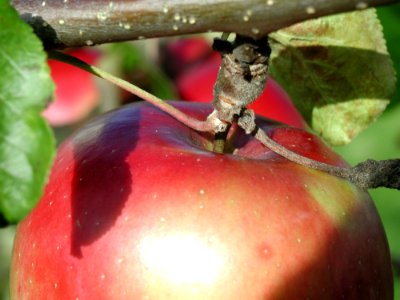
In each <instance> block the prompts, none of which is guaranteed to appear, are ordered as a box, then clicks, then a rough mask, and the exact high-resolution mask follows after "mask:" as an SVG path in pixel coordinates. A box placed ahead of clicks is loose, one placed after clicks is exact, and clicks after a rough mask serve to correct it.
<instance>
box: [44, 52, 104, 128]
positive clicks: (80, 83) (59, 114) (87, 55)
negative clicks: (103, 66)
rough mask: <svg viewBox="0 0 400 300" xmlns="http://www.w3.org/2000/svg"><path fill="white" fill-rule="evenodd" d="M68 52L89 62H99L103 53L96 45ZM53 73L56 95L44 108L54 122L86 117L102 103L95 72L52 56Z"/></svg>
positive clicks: (69, 123) (70, 121)
mask: <svg viewBox="0 0 400 300" xmlns="http://www.w3.org/2000/svg"><path fill="white" fill-rule="evenodd" d="M68 54H70V55H72V56H75V57H77V58H79V59H81V60H83V61H85V62H86V63H89V64H92V65H93V64H95V63H96V62H97V61H98V59H99V57H100V53H99V52H98V51H94V50H92V49H74V50H70V51H69V52H68ZM48 65H49V67H50V71H51V77H52V79H53V81H54V83H55V86H56V90H55V96H54V99H53V101H52V102H50V104H49V106H48V107H47V108H46V109H45V110H44V111H43V116H44V117H45V118H46V120H47V121H48V122H49V124H51V125H52V126H56V127H58V126H66V125H71V124H74V123H77V122H79V121H82V120H83V119H85V118H86V117H87V116H88V115H89V114H90V112H92V111H93V109H94V108H96V107H97V105H98V104H99V99H100V95H99V91H98V88H97V86H96V84H95V81H94V78H93V76H92V75H91V74H90V73H88V72H86V71H83V70H80V69H78V68H76V67H75V66H71V65H68V64H66V63H63V62H59V61H56V60H49V61H48Z"/></svg>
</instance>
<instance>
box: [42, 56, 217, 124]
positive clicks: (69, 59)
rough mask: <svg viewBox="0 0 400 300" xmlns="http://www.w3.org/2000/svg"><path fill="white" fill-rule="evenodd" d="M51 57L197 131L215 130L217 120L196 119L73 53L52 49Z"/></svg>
mask: <svg viewBox="0 0 400 300" xmlns="http://www.w3.org/2000/svg"><path fill="white" fill-rule="evenodd" d="M49 58H50V59H55V60H58V61H61V62H65V63H68V64H71V65H74V66H76V67H78V68H80V69H82V70H85V71H87V72H89V73H91V74H93V75H95V76H98V77H100V78H103V79H105V80H107V81H109V82H111V83H114V84H115V85H117V86H119V87H120V88H122V89H124V90H126V91H128V92H130V93H132V94H134V95H136V96H138V97H140V98H142V99H143V100H145V101H147V102H149V103H151V104H153V105H154V106H156V107H158V108H159V109H161V110H162V111H164V112H166V113H168V114H169V115H171V116H172V117H174V118H175V119H177V120H178V121H180V122H181V123H183V124H185V125H186V126H188V127H190V128H192V129H194V130H197V131H202V132H214V130H215V126H216V124H215V122H213V121H212V120H210V119H207V120H205V121H202V120H198V119H195V118H193V117H190V116H188V115H186V114H185V113H184V112H182V111H180V110H178V109H176V108H175V107H173V106H172V105H170V104H168V103H167V102H165V101H163V100H162V99H160V98H158V97H156V96H154V95H152V94H150V93H148V92H146V91H145V90H143V89H141V88H139V87H137V86H135V85H133V84H131V83H129V82H128V81H125V80H123V79H121V78H118V77H116V76H114V75H111V74H110V73H108V72H106V71H103V70H101V69H99V68H97V67H95V66H92V65H90V64H87V63H85V62H84V61H82V60H80V59H78V58H76V57H73V56H71V55H68V54H65V53H63V52H59V51H51V52H49Z"/></svg>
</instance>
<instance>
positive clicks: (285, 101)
mask: <svg viewBox="0 0 400 300" xmlns="http://www.w3.org/2000/svg"><path fill="white" fill-rule="evenodd" d="M184 49H186V48H184ZM184 49H183V50H184ZM220 65H221V57H220V55H219V54H218V53H216V52H215V53H214V54H213V55H211V56H210V57H208V58H207V59H205V60H204V61H202V62H201V63H198V64H196V65H193V66H192V67H190V68H188V69H186V70H184V71H183V72H182V73H181V74H180V75H179V76H178V77H177V79H176V84H177V89H178V92H179V95H180V96H181V97H182V99H184V100H188V101H197V102H208V103H211V101H212V99H213V88H214V84H215V80H216V79H217V74H218V70H219V67H220ZM249 108H251V109H253V110H254V111H255V112H256V113H257V114H258V115H260V116H263V117H266V118H270V119H273V120H276V121H279V122H282V123H285V124H289V125H292V126H295V127H299V128H304V127H305V126H306V123H305V121H304V119H303V117H302V116H301V115H300V113H299V112H298V111H297V109H296V107H295V106H294V105H293V103H292V101H291V99H290V97H289V96H288V94H287V93H286V92H285V91H284V90H283V89H282V88H281V87H280V86H279V84H278V83H277V82H276V81H275V80H274V79H273V78H271V77H270V78H269V79H268V80H267V84H266V86H265V89H264V92H263V93H262V94H261V95H260V97H259V98H258V99H257V100H256V101H255V102H254V103H252V104H251V105H250V106H249Z"/></svg>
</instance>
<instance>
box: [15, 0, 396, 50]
mask: <svg viewBox="0 0 400 300" xmlns="http://www.w3.org/2000/svg"><path fill="white" fill-rule="evenodd" d="M394 2H399V0H202V1H199V0H176V1H165V0H141V1H138V0H114V1H106V0H85V1H82V0H47V1H46V0H13V1H12V4H13V6H14V7H15V8H16V9H17V10H18V12H19V13H20V15H21V17H22V18H23V19H24V20H25V21H26V22H28V23H29V24H30V25H31V26H32V27H33V28H34V30H35V32H36V33H37V35H38V36H39V37H40V38H41V39H42V41H43V42H44V44H45V46H46V47H47V48H63V47H77V46H86V45H93V44H102V43H108V42H117V41H127V40H135V39H141V38H151V37H162V36H172V35H180V34H190V33H202V32H207V31H219V32H221V31H225V32H236V33H239V34H241V35H246V36H251V37H253V38H259V37H261V36H264V35H266V34H268V33H270V32H272V31H275V30H277V29H280V28H283V27H286V26H289V25H291V24H294V23H297V22H300V21H303V20H307V19H311V18H315V17H320V16H325V15H329V14H335V13H340V12H345V11H352V10H355V9H364V8H367V7H372V6H378V5H385V4H389V3H394Z"/></svg>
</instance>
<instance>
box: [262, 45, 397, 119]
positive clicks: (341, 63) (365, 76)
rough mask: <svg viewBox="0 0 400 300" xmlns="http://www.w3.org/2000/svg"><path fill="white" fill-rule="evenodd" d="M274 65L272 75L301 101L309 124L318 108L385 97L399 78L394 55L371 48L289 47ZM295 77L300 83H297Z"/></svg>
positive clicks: (294, 98)
mask: <svg viewBox="0 0 400 300" xmlns="http://www.w3.org/2000/svg"><path fill="white" fill-rule="evenodd" d="M270 64H271V74H272V75H273V76H274V78H275V79H276V80H277V81H278V83H279V84H280V85H281V86H282V87H283V88H284V89H285V90H286V91H287V92H288V94H289V95H290V96H291V98H292V99H293V101H294V102H296V101H297V102H300V101H301V105H300V104H299V103H297V105H296V106H297V107H298V108H301V113H302V115H303V117H304V118H305V120H306V122H308V124H310V120H311V116H312V111H313V108H314V107H322V106H325V105H328V104H332V103H340V102H347V101H351V100H355V99H385V98H387V97H388V96H393V93H394V90H395V84H394V83H395V82H394V81H393V82H392V83H393V84H388V80H387V78H393V79H394V78H395V73H394V69H393V67H392V64H391V60H390V56H389V55H388V54H382V53H377V52H374V51H371V50H364V49H359V48H352V47H339V46H328V47H323V46H307V47H306V46H305V47H299V48H294V47H287V48H286V49H285V50H283V51H282V52H280V54H279V55H278V56H276V57H275V58H274V59H272V60H271V63H270ZM308 74H312V75H310V76H308ZM293 80H295V83H296V82H298V83H299V84H293ZM388 86H390V88H388ZM388 89H389V90H390V89H391V93H390V92H389V93H388ZM390 94H392V95H390Z"/></svg>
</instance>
